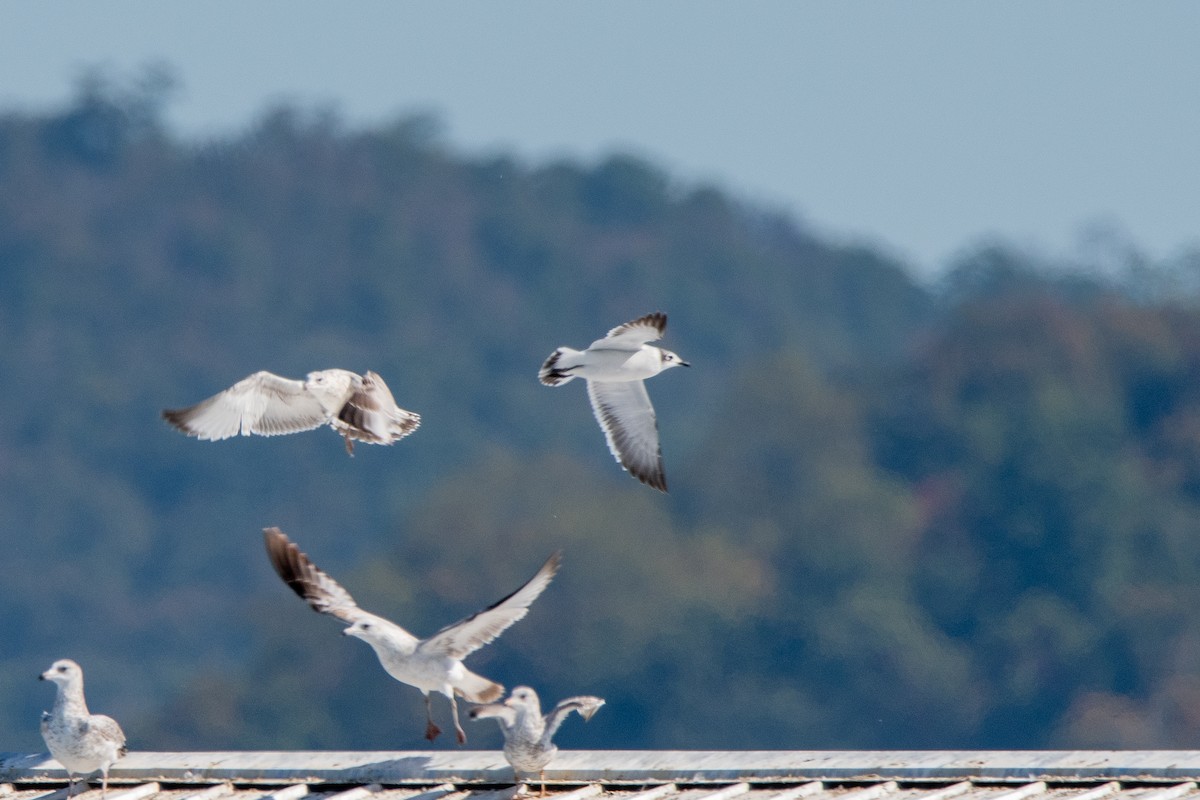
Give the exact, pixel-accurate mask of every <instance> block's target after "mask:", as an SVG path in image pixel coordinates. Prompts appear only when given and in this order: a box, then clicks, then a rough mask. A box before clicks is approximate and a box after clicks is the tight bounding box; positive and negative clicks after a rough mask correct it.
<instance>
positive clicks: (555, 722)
mask: <svg viewBox="0 0 1200 800" xmlns="http://www.w3.org/2000/svg"><path fill="white" fill-rule="evenodd" d="M602 705H604V700H602V699H601V698H599V697H592V696H591V695H580V696H579V697H568V698H567V699H566V700H560V701H559V703H558V705H556V706H555V707H554V710H553V711H551V712H550V713H549V714H547V715H546V727H545V729H544V730H543V731H542V741H543V742H545V743H546V744H550V740H551V739H552V738H554V733H555V731H557V730H558V726H559V725H562V724H563V720H565V719H566V718H567V715H568V714H570V713H571V712H572V711H578V712H579V716H581V717H583V720H584V722H587V721H588V720H589V719H591V718H592V715H593V714H595V713H596V711H598V710H599V708H600V706H602Z"/></svg>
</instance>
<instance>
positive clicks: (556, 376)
mask: <svg viewBox="0 0 1200 800" xmlns="http://www.w3.org/2000/svg"><path fill="white" fill-rule="evenodd" d="M666 328H667V315H666V314H664V313H662V312H661V311H656V312H655V313H653V314H647V315H646V316H644V317H639V318H638V319H635V320H633V321H632V322H626V323H625V324H624V325H618V326H617V327H615V328H613V329H612V330H610V331H609V332H608V333H607V334H606V335H605V336H604V338H603V339H597V340H596V341H594V342H592V343H591V344H590V345H589V346H588V348H587V349H586V350H575V349H573V348H570V347H560V348H558V349H557V350H555V351H554V352H553V353H551V354H550V357H549V358H547V359H546V361H545V363H544V364H542V368H541V369H540V370H539V371H538V379H539V380H540V381H541V382H542V383H544V384H545V385H547V386H561V385H563V384H564V383H567V382H569V381H571V380H573V379H574V378H583V379H585V380H586V381H587V389H588V399H589V400H590V401H591V404H592V413H593V414H594V415H595V416H596V421H597V422H599V423H600V428H601V429H602V430H603V431H604V436H605V439H606V440H607V441H608V449H609V451H610V452H611V453H612V454H613V457H614V458H615V459H616V460H617V463H618V464H620V465H621V466H622V467H624V468H625V470H626V471H627V472H629V474H630V475H632V476H634V477H635V478H637V479H638V480H640V481H641V482H642V483H644V484H646V485H647V486H651V487H653V488H655V489H658V490H659V491H661V492H665V491H666V490H667V479H666V474H665V473H664V471H663V462H662V448H661V447H660V445H659V441H658V418H657V417H656V416H655V414H654V406H653V405H651V403H650V395H649V394H647V393H646V385H645V383H644V381H645V380H646V379H647V378H652V377H654V376H655V375H657V374H658V373H660V372H662V371H663V370H665V369H670V368H671V367H688V366H691V365H690V364H688V362H686V361H684V360H683V359H682V358H680V357H679V356H678V355H676V354H675V353H673V352H671V351H670V350H665V349H663V348H661V347H656V346H654V345H652V344H648V342H652V341H655V340H657V339H661V338H662V335H663V332H664V331H665V330H666Z"/></svg>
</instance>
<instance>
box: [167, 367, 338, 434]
mask: <svg viewBox="0 0 1200 800" xmlns="http://www.w3.org/2000/svg"><path fill="white" fill-rule="evenodd" d="M163 418H164V419H165V420H167V422H169V423H171V424H172V425H174V426H175V427H176V428H178V429H179V430H181V431H183V432H184V433H186V434H188V435H189V436H195V437H196V438H198V439H202V440H206V441H216V440H219V439H228V438H229V437H231V436H236V435H238V434H239V433H240V434H241V435H243V436H248V435H250V434H252V433H256V434H259V435H262V436H276V435H279V434H285V433H295V432H297V431H307V430H312V429H313V428H316V427H318V426H320V425H322V424H324V423H325V422H326V421H328V414H327V412H326V411H325V409H323V408H322V407H321V403H320V401H319V400H317V398H315V397H314V396H312V394H311V393H309V392H308V391H307V390H306V389H305V386H304V382H303V381H298V380H293V379H291V378H283V377H280V376H279V375H275V374H273V373H270V372H256V373H254V374H253V375H251V376H249V377H247V378H244V379H243V380H240V381H238V382H237V383H235V384H234V385H233V386H231V387H229V388H228V389H226V390H225V391H223V392H220V393H218V394H215V395H213V396H212V397H210V398H208V399H207V400H203V401H201V402H199V403H197V404H196V405H194V406H189V407H188V408H180V409H168V410H166V411H164V412H163Z"/></svg>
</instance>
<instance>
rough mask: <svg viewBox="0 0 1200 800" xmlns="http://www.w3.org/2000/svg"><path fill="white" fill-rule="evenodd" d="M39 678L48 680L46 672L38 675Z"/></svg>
mask: <svg viewBox="0 0 1200 800" xmlns="http://www.w3.org/2000/svg"><path fill="white" fill-rule="evenodd" d="M38 680H39V681H44V680H46V673H44V672H43V673H42V674H41V675H38Z"/></svg>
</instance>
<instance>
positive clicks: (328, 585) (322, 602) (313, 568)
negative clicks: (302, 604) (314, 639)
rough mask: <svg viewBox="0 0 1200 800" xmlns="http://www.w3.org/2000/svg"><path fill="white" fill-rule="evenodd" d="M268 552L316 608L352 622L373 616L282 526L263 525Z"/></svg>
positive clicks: (288, 581) (278, 569) (286, 578)
mask: <svg viewBox="0 0 1200 800" xmlns="http://www.w3.org/2000/svg"><path fill="white" fill-rule="evenodd" d="M263 539H264V541H265V542H266V545H267V556H268V557H269V558H270V559H271V566H273V567H275V571H276V572H277V573H279V577H281V578H283V581H284V583H286V584H287V585H288V586H290V587H292V591H294V592H295V593H296V594H298V595H300V596H301V597H303V598H304V600H305V601H306V602H307V603H308V604H309V606H311V607H312V609H313V610H314V611H319V612H320V613H322V614H329V615H330V616H332V617H337V618H338V619H340V620H342V621H343V622H346V623H350V624H353V623H355V622H357V621H358V620H360V619H363V618H365V617H374V615H373V614H369V613H367V612H366V611H363V610H362V609H361V608H359V607H358V604H357V603H355V602H354V598H353V597H351V596H350V593H349V592H347V591H346V590H345V589H343V588H342V587H341V584H339V583H338V582H337V581H335V580H334V579H333V578H331V577H329V576H328V575H326V574H325V573H324V572H323V571H321V569H320V568H318V567H317V565H316V564H314V563H312V562H311V561H309V559H308V556H307V555H306V554H304V553H302V552H300V548H299V547H297V546H296V544H295V543H294V542H292V541H291V540H290V539H288V537H287V534H286V533H284V532H283V531H281V530H279V528H263Z"/></svg>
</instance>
